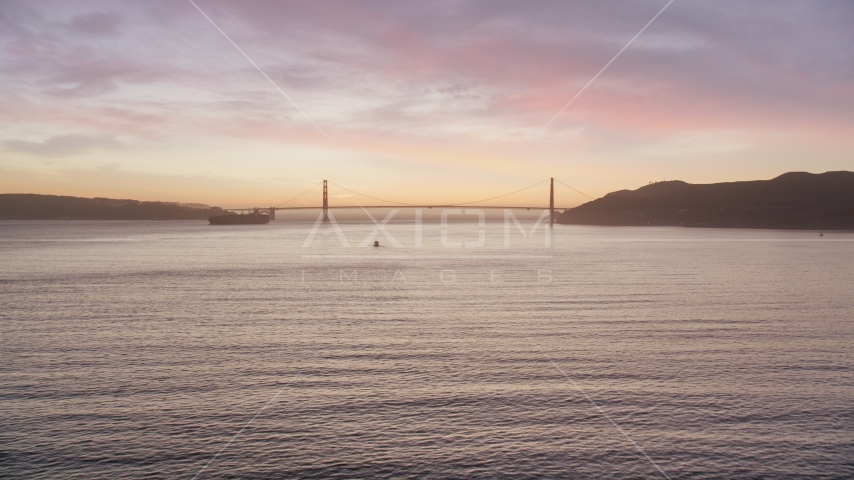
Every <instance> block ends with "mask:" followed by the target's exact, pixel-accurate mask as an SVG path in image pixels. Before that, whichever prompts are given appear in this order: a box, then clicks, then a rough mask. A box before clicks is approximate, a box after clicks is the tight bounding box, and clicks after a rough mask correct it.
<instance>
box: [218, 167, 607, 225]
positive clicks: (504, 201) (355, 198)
mask: <svg viewBox="0 0 854 480" xmlns="http://www.w3.org/2000/svg"><path fill="white" fill-rule="evenodd" d="M546 185H548V192H546V191H545V190H546ZM589 200H594V198H593V197H591V196H590V195H587V194H585V193H583V192H580V191H579V190H576V189H575V188H573V187H571V186H569V185H567V184H566V183H564V182H561V181H560V180H557V179H555V178H547V179H545V180H542V181H539V182H537V183H535V184H533V185H529V186H527V187H525V188H521V189H519V190H515V191H512V192H509V193H505V194H503V195H498V196H494V197H490V198H484V199H479V200H472V201H466V202H456V203H443V204H414V203H404V202H396V201H392V200H384V199H381V198H377V197H373V196H370V195H365V194H363V193H359V192H356V191H353V190H350V189H349V188H346V187H342V186H341V185H338V184H335V183H332V182H329V181H327V180H323V181H322V182H318V183H316V184H314V185H312V186H311V187H309V188H308V189H306V190H305V191H303V192H302V193H300V194H298V195H296V196H293V197H291V198H289V199H287V200H285V201H283V202H281V203H279V204H277V205H275V206H272V207H269V208H263V209H261V208H257V207H255V208H227V209H225V210H227V211H230V212H250V211H255V212H258V211H262V212H263V211H267V212H269V216H270V219H271V220H274V219H275V218H276V211H277V210H308V209H322V210H323V218H324V219H325V218H327V212H328V211H329V210H330V209H339V208H363V209H369V208H426V209H432V208H469V209H477V208H480V209H505V210H532V209H536V210H539V209H542V210H546V209H548V210H549V215H550V219H551V222H550V223H554V220H555V211H557V210H567V209H570V208H574V207H577V206H578V205H581V204H582V203H584V202H587V201H589Z"/></svg>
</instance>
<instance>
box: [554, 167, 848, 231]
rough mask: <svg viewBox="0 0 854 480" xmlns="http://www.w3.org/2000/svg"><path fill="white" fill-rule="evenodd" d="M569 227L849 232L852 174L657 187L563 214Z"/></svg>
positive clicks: (620, 193) (800, 174)
mask: <svg viewBox="0 0 854 480" xmlns="http://www.w3.org/2000/svg"><path fill="white" fill-rule="evenodd" d="M557 223H563V224H569V225H659V226H660V225H682V226H686V227H727V228H779V229H816V230H832V229H854V172H827V173H821V174H812V173H805V172H791V173H785V174H783V175H780V176H779V177H777V178H774V179H772V180H756V181H750V182H731V183H712V184H704V185H695V184H690V183H685V182H681V181H668V182H659V183H654V184H651V185H646V186H644V187H641V188H639V189H637V190H620V191H617V192H612V193H609V194H607V195H605V196H604V197H602V198H599V199H596V200H593V201H591V202H588V203H585V204H584V205H580V206H578V207H576V208H573V209H570V210H567V211H565V212H563V213H562V214H561V215H560V216H559V217H558V219H557Z"/></svg>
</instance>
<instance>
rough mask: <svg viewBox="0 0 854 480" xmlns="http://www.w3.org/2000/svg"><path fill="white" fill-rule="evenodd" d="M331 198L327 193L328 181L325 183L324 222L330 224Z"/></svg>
mask: <svg viewBox="0 0 854 480" xmlns="http://www.w3.org/2000/svg"><path fill="white" fill-rule="evenodd" d="M328 213H329V196H328V195H327V192H326V180H324V181H323V221H324V222H328V221H329V216H328V215H327V214H328Z"/></svg>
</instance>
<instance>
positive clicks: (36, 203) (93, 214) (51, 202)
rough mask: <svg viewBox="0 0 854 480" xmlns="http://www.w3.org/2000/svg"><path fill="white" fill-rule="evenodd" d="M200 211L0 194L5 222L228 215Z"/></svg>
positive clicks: (128, 202) (216, 209) (149, 204)
mask: <svg viewBox="0 0 854 480" xmlns="http://www.w3.org/2000/svg"><path fill="white" fill-rule="evenodd" d="M198 207H199V206H196V205H194V206H183V205H178V204H174V203H166V202H140V201H138V200H113V199H110V198H80V197H65V196H58V195H36V194H32V193H4V194H0V219H2V220H207V219H208V217H210V216H213V215H223V214H227V213H228V212H225V211H223V210H222V209H221V208H219V207H207V206H205V207H207V208H198Z"/></svg>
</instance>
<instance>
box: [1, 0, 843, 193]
mask: <svg viewBox="0 0 854 480" xmlns="http://www.w3.org/2000/svg"><path fill="white" fill-rule="evenodd" d="M195 1H196V4H197V5H198V6H199V7H200V8H201V9H202V10H203V11H204V12H205V13H206V14H207V15H208V16H209V17H210V18H211V20H213V21H214V22H215V23H216V24H217V25H219V27H220V28H221V29H222V30H223V31H224V32H225V33H226V34H227V35H228V36H229V37H230V38H231V39H232V40H233V41H234V42H235V43H236V44H237V45H238V46H239V47H240V48H241V49H242V50H243V51H244V52H245V53H246V55H248V56H249V57H250V58H251V59H252V60H253V61H254V62H255V63H256V64H257V65H258V66H259V67H260V69H261V70H263V71H264V72H265V73H266V74H267V75H268V76H269V78H270V79H271V80H272V81H273V82H274V83H276V84H277V85H278V87H280V88H281V90H282V92H284V93H285V94H286V95H287V96H289V97H290V98H291V99H292V100H293V102H294V103H295V104H296V105H298V106H299V107H300V108H301V109H302V111H303V112H304V113H305V115H303V113H301V112H300V111H299V110H297V109H296V108H295V107H294V106H293V105H292V104H291V103H290V102H289V101H288V100H287V99H286V98H285V97H284V96H283V95H282V93H280V92H279V91H277V90H276V88H275V87H274V86H273V85H271V83H270V82H268V81H267V79H265V78H264V76H263V75H262V74H261V73H260V72H259V71H258V70H256V69H255V67H253V65H252V64H251V63H250V62H249V61H248V60H247V59H246V58H245V57H244V56H243V55H241V53H240V51H238V50H237V49H236V48H235V47H234V46H233V45H232V44H231V43H230V42H229V40H228V39H226V38H225V37H224V36H223V35H222V34H221V33H220V32H219V31H217V29H216V28H215V27H214V26H213V25H212V24H211V23H210V22H209V21H208V20H207V19H206V18H205V17H204V16H203V15H202V13H200V12H199V10H197V9H196V8H195V7H194V6H193V5H192V4H191V3H190V2H189V1H182V0H170V1H159V2H158V1H146V2H115V1H109V2H106V1H105V2H97V1H91V2H90V1H57V2H50V1H32V0H30V1H21V2H16V1H3V0H0V192H6V193H10V192H17V193H23V192H32V193H51V194H66V195H77V196H106V197H121V198H137V199H144V200H170V201H192V202H203V203H209V204H217V205H223V206H239V205H269V204H274V203H277V202H278V201H281V200H283V199H285V198H288V197H290V196H293V195H294V194H295V193H298V192H299V191H301V190H303V189H305V188H308V187H309V186H311V185H313V184H315V183H317V182H318V181H319V180H321V179H324V178H327V179H329V180H331V181H334V182H336V183H338V184H341V185H344V186H347V187H350V188H352V189H354V190H359V191H364V192H365V193H371V194H374V195H377V196H382V197H385V198H392V199H399V200H401V201H430V200H434V199H435V200H442V199H444V200H445V201H447V200H448V199H449V198H450V199H451V200H466V199H473V198H478V196H479V195H490V194H499V193H503V192H505V191H509V190H513V189H516V188H520V187H524V186H526V185H529V184H531V183H534V182H536V181H538V180H541V179H545V178H548V177H556V178H558V179H560V180H563V181H564V182H566V183H568V184H570V185H572V186H574V187H576V188H578V189H580V190H582V191H586V192H588V193H590V194H592V195H596V196H598V195H601V194H604V193H606V192H608V191H612V190H617V189H622V188H637V187H639V186H641V185H644V184H646V183H647V182H648V181H650V180H669V179H682V180H686V181H690V182H695V183H704V182H717V181H729V180H748V179H765V178H772V177H774V176H776V175H779V174H781V173H783V172H786V171H792V170H799V171H811V172H823V171H828V170H842V169H846V170H852V169H854V80H852V79H854V28H852V25H854V2H851V1H850V0H840V1H813V0H809V1H762V0H755V1H750V2H744V1H742V0H732V1H721V0H703V1H698V0H676V1H675V2H674V3H673V4H672V5H670V6H669V7H668V8H667V9H666V10H665V11H664V12H663V13H662V14H661V15H660V16H659V17H658V18H657V19H656V20H655V22H653V23H652V24H651V25H650V26H649V28H648V29H647V30H646V31H644V33H643V34H642V35H641V36H640V37H638V39H637V40H636V41H635V42H634V43H632V44H631V45H630V46H629V47H628V48H627V49H626V50H625V51H624V52H623V53H622V55H621V56H619V58H617V59H616V61H614V62H613V63H612V64H611V65H610V66H609V67H608V69H606V70H605V72H604V73H602V75H601V76H600V77H598V79H597V80H596V81H595V82H593V83H592V84H591V85H590V87H589V88H588V89H587V90H585V91H584V92H583V94H582V95H580V96H579V97H578V99H577V100H576V101H575V102H574V103H573V104H572V105H571V106H570V107H569V108H568V109H566V111H564V112H563V113H562V114H561V115H560V116H559V117H558V118H557V119H556V120H554V122H552V123H551V124H549V121H550V120H552V118H553V117H554V116H555V114H557V113H558V111H560V109H561V108H562V107H563V106H564V105H565V104H566V103H567V102H568V101H569V100H570V99H571V98H573V96H575V95H576V94H577V93H578V92H579V90H580V89H581V88H582V87H583V86H584V85H585V84H586V83H587V82H589V81H590V80H591V79H592V78H593V77H594V75H596V73H597V72H598V71H599V70H600V69H601V68H602V67H603V66H605V64H606V63H608V61H609V60H611V59H612V58H613V57H614V55H615V54H617V52H619V51H620V49H622V48H623V47H624V46H625V45H626V44H627V43H628V42H629V40H631V38H632V37H634V36H635V35H636V34H637V33H638V32H639V31H640V30H641V29H642V28H643V27H644V25H646V23H647V22H649V21H650V19H652V18H653V17H654V16H655V15H656V13H658V12H659V11H660V10H661V8H662V7H664V5H665V4H666V3H667V0H626V1H596V2H594V1H583V2H582V1H578V2H569V1H565V0H556V1H525V2H522V1H516V0H513V1H502V0H492V1H461V0H460V1H436V2H403V1H389V2H382V1H302V2H284V1H276V2H273V1H269V2H267V1H246V0H195ZM309 118H310V119H311V121H313V122H314V124H316V126H317V128H315V126H314V125H312V123H311V121H309V120H308V119H309ZM547 124H548V128H544V127H545V126H546V125H547Z"/></svg>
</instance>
